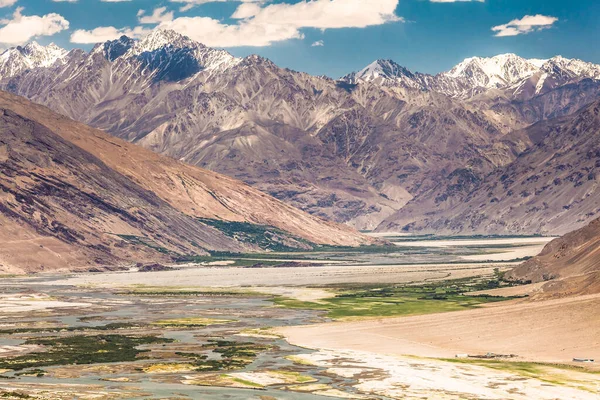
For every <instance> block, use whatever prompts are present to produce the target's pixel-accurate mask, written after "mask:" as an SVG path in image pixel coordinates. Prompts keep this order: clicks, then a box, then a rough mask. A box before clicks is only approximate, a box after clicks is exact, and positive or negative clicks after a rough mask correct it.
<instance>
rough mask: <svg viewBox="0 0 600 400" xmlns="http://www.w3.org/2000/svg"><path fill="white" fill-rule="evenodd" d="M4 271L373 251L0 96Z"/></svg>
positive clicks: (203, 174) (192, 171)
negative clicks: (228, 255) (229, 255)
mask: <svg viewBox="0 0 600 400" xmlns="http://www.w3.org/2000/svg"><path fill="white" fill-rule="evenodd" d="M0 122H1V123H0V226H1V228H2V229H0V270H2V271H4V272H18V273H21V272H39V271H56V270H59V269H62V270H87V269H89V268H92V269H96V268H102V266H105V265H112V266H114V265H119V264H121V265H122V264H132V263H136V262H144V261H152V262H156V261H170V260H173V259H176V258H179V257H181V256H201V255H209V253H211V252H215V251H216V252H254V251H265V250H284V249H287V250H290V249H292V250H293V249H303V250H305V249H311V248H314V247H315V246H318V245H342V246H358V245H361V244H370V243H373V240H371V239H369V238H367V237H365V236H363V235H361V234H359V233H358V232H356V231H354V230H352V229H351V228H350V227H347V226H344V225H337V224H335V223H330V222H326V221H323V220H321V219H319V218H316V217H314V216H311V215H309V214H306V213H304V212H302V211H300V210H297V209H295V208H293V207H291V206H289V205H287V204H285V203H282V202H280V201H278V200H276V199H274V198H272V197H270V196H268V195H266V194H264V193H261V192H259V191H258V190H256V189H253V188H251V187H249V186H247V185H245V184H243V183H242V182H239V181H236V180H234V179H232V178H229V177H225V176H223V175H219V174H217V173H214V172H211V171H206V170H202V169H200V168H196V167H192V166H189V165H185V164H183V163H181V162H178V161H176V160H173V159H171V158H168V157H164V156H160V155H158V154H155V153H153V152H151V151H149V150H146V149H143V148H141V147H140V146H136V145H133V144H130V143H127V142H125V141H123V140H120V139H118V138H114V137H112V136H110V135H108V134H106V133H104V132H102V131H99V130H96V129H93V128H90V127H88V126H86V125H83V124H81V123H78V122H75V121H73V120H71V119H69V118H67V117H64V116H61V115H59V114H57V113H55V112H53V111H51V110H49V109H47V108H46V107H43V106H41V105H36V104H33V103H31V102H29V101H27V100H26V99H24V98H22V97H17V96H14V95H11V94H8V93H6V92H1V91H0Z"/></svg>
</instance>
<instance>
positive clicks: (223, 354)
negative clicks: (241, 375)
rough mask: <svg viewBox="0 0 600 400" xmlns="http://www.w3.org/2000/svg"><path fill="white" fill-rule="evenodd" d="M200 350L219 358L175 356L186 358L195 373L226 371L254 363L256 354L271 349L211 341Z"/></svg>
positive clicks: (246, 343) (233, 342)
mask: <svg viewBox="0 0 600 400" xmlns="http://www.w3.org/2000/svg"><path fill="white" fill-rule="evenodd" d="M202 348H203V349H204V350H211V351H212V352H213V353H217V354H219V355H220V358H219V359H209V358H208V356H206V355H205V354H197V353H181V352H180V353H176V354H177V355H179V356H181V357H185V358H187V359H188V360H189V362H190V364H192V365H194V367H195V369H196V371H227V370H235V369H241V368H244V367H246V366H247V365H249V364H251V363H252V361H254V359H255V358H256V356H257V355H258V353H260V352H261V351H265V350H269V349H270V348H271V347H270V346H265V345H261V344H257V343H252V342H236V341H229V340H219V339H211V340H209V341H208V343H205V344H204V345H202Z"/></svg>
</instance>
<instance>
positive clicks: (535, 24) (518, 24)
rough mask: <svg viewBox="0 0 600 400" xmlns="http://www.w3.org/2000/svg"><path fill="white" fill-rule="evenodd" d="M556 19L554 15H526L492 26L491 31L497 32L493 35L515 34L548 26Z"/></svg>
mask: <svg viewBox="0 0 600 400" xmlns="http://www.w3.org/2000/svg"><path fill="white" fill-rule="evenodd" d="M557 21H558V18H556V17H550V16H546V15H541V14H537V15H526V16H524V17H523V18H521V19H514V20H512V21H510V22H509V23H508V24H504V25H498V26H494V27H493V28H492V31H494V32H497V33H496V35H495V36H498V37H504V36H517V35H522V34H527V33H530V32H535V31H539V30H542V29H546V28H550V27H551V26H552V25H553V24H554V23H555V22H557Z"/></svg>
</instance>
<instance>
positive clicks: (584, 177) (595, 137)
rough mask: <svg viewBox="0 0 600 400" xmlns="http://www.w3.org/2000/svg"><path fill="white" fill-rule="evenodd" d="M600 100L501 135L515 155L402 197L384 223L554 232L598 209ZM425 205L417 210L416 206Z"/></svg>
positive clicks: (460, 229)
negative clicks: (418, 197) (409, 199)
mask: <svg viewBox="0 0 600 400" xmlns="http://www.w3.org/2000/svg"><path fill="white" fill-rule="evenodd" d="M599 132H600V101H596V102H594V103H592V104H590V105H588V106H586V107H584V108H583V109H581V110H580V111H578V112H576V113H574V114H572V115H569V116H566V117H561V118H557V119H552V120H548V121H542V122H539V123H537V124H534V125H532V126H531V127H529V128H527V129H525V130H522V131H516V132H514V133H512V134H509V135H506V136H505V137H504V138H503V143H504V144H505V146H506V147H507V148H511V149H513V152H514V153H515V154H517V156H516V158H515V160H514V162H512V163H510V164H507V165H505V166H503V167H499V168H497V169H496V170H494V171H493V172H492V173H490V174H489V175H487V176H485V177H479V176H475V175H474V174H473V173H472V172H471V171H469V170H465V171H464V172H463V173H462V174H461V175H460V176H456V177H454V179H453V180H452V182H451V183H452V184H451V185H448V184H446V183H442V184H440V185H438V187H437V188H435V189H433V190H432V191H431V192H430V193H429V194H428V195H427V196H423V197H422V198H423V199H425V198H426V199H427V201H428V202H427V203H426V204H425V205H424V204H423V203H421V204H417V203H416V202H413V203H409V204H408V205H407V206H406V207H405V208H403V209H402V210H401V211H400V212H399V213H398V214H397V215H394V216H392V217H390V218H389V220H388V221H387V222H386V223H387V224H389V225H388V226H387V228H388V229H409V228H410V230H417V231H419V230H424V231H429V230H435V231H448V232H479V233H530V232H539V233H560V234H564V233H566V232H569V231H572V230H574V229H577V228H579V227H581V226H583V225H585V224H586V223H588V222H589V221H591V220H593V219H595V218H597V217H598V215H599V214H600V195H599V193H598V190H599V184H598V173H599V171H600V170H599V168H600V135H599V134H598V133H599ZM422 207H427V208H428V209H429V210H430V212H429V213H428V214H427V215H422V213H421V212H420V209H421V208H422Z"/></svg>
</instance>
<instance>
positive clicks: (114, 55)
mask: <svg viewBox="0 0 600 400" xmlns="http://www.w3.org/2000/svg"><path fill="white" fill-rule="evenodd" d="M0 60H2V61H0V88H2V89H4V90H7V91H9V92H12V93H15V94H18V95H21V96H24V97H27V98H29V99H31V100H32V101H34V102H36V103H40V104H43V105H46V106H48V107H50V108H51V109H53V110H54V111H56V112H58V113H60V114H63V115H66V116H68V117H70V118H73V119H75V120H78V121H80V122H83V123H86V124H89V125H91V126H93V127H96V128H99V129H102V130H104V131H106V132H108V133H110V134H111V135H114V136H117V137H119V138H122V139H125V140H127V141H129V142H133V143H137V144H141V145H142V146H145V147H147V148H149V149H151V150H153V151H155V152H158V153H161V154H163V155H167V156H170V157H172V158H175V159H178V160H181V161H184V162H186V163H190V164H194V165H197V166H199V167H203V168H206V169H209V170H213V171H216V172H219V173H224V174H226V175H230V176H233V177H235V178H237V179H240V180H242V181H244V182H246V183H248V184H250V185H251V186H254V187H256V188H258V189H260V190H262V191H264V192H266V193H269V194H270V195H273V196H274V197H276V198H278V199H280V200H282V201H284V202H287V203H289V204H291V205H293V206H295V207H298V208H300V209H302V210H304V211H307V212H309V213H311V214H314V215H316V216H319V217H324V218H328V219H331V220H334V221H337V222H344V223H347V224H349V225H352V226H354V227H356V228H359V229H378V230H405V231H418V232H449V233H461V232H462V233H464V232H469V233H471V232H479V233H564V232H566V231H569V230H572V229H575V228H579V227H581V226H583V225H585V224H586V223H588V222H590V221H592V220H593V219H595V218H597V214H598V211H599V209H598V205H597V204H596V202H595V200H594V198H596V197H598V196H597V195H596V196H594V195H595V193H596V192H595V191H596V175H595V169H596V168H597V166H596V161H597V155H595V154H596V153H594V148H590V146H591V145H594V146H595V142H594V140H593V133H594V132H595V131H594V129H597V128H596V125H595V124H596V123H597V121H596V120H595V119H593V118H591V117H590V113H591V114H593V108H594V107H593V106H590V104H592V103H593V102H594V101H596V100H597V99H598V97H599V94H600V66H598V65H594V64H591V63H586V62H584V61H580V60H570V59H565V58H562V57H553V58H551V59H548V60H527V59H524V58H521V57H518V56H516V55H514V54H506V55H500V56H496V57H491V58H478V57H474V58H470V59H467V60H465V61H463V62H462V63H460V64H459V65H457V66H456V67H454V68H453V69H451V70H450V71H448V72H444V73H440V74H438V75H428V74H422V73H418V72H411V71H409V70H408V69H406V68H404V67H402V66H400V65H398V64H396V63H395V62H393V61H391V60H377V61H375V62H374V63H372V64H370V65H369V66H367V67H366V68H364V69H362V70H360V71H357V72H353V73H350V74H348V75H346V76H344V77H342V78H340V79H337V80H334V79H330V78H327V77H316V76H311V75H308V74H306V73H301V72H296V71H292V70H289V69H285V68H280V67H278V66H277V65H275V64H274V63H272V62H271V61H269V60H268V59H264V58H262V57H259V56H248V57H245V58H237V57H234V56H232V55H231V54H229V53H227V52H226V51H223V50H217V49H212V48H209V47H206V46H204V45H202V44H200V43H198V42H195V41H192V40H190V39H189V38H187V37H185V36H181V35H179V34H177V33H175V32H173V31H164V30H155V31H153V32H152V33H151V34H150V35H148V36H147V37H145V38H143V39H141V40H134V39H130V38H128V37H121V38H120V39H118V40H114V41H110V42H106V43H102V44H98V45H96V46H95V47H94V48H93V50H91V51H90V52H89V53H86V52H84V51H82V50H77V49H76V50H71V51H68V52H67V51H64V50H60V49H58V50H57V48H56V47H55V46H48V47H46V48H44V47H42V46H39V45H35V44H29V45H27V46H25V47H18V48H14V49H9V50H7V51H6V52H5V53H4V54H2V55H1V56H0ZM6 60H10V61H6ZM586 107H588V108H586ZM589 107H592V109H591V111H590V108H589ZM582 120H584V121H586V122H585V123H582V122H581V121H582ZM564 131H566V132H570V134H571V135H572V136H569V137H572V138H573V139H574V141H573V143H571V142H569V143H568V145H569V146H571V147H570V149H571V151H570V152H568V153H565V154H564V155H563V157H562V158H560V159H559V157H558V156H557V157H554V153H553V152H557V151H559V150H560V149H561V148H563V146H565V145H566V143H565V140H566V139H565V136H563V134H562V132H564ZM596 132H597V130H596ZM584 151H585V154H586V156H585V157H583V158H582V157H579V156H580V155H581V154H582V152H584ZM588 153H589V156H587V154H588ZM548 157H551V159H550V160H548ZM552 157H554V158H552ZM548 163H549V164H548ZM532 171H533V172H532ZM535 171H537V172H535ZM556 171H560V174H559V175H560V176H557V178H558V180H556V181H555V179H554V178H552V182H550V181H549V179H550V175H551V174H553V173H555V172H556ZM500 179H501V180H500ZM528 179H529V180H528ZM498 180H499V182H497V181H498ZM531 182H537V184H536V185H534V184H532V183H531ZM530 183H531V184H530ZM575 185H577V186H575ZM571 186H573V187H575V188H576V189H575V190H576V195H574V196H569V195H568V194H567V193H568V190H569V189H570V187H571ZM488 211H489V212H488ZM550 216H551V217H550Z"/></svg>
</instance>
